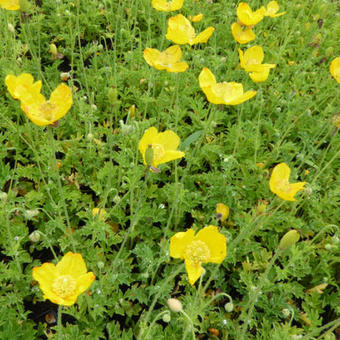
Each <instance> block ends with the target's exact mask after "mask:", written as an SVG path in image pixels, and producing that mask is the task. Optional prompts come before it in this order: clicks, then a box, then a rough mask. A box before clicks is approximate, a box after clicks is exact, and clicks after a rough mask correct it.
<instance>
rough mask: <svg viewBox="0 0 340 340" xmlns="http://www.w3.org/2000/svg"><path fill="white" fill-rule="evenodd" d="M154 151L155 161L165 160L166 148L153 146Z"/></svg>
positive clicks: (157, 145)
mask: <svg viewBox="0 0 340 340" xmlns="http://www.w3.org/2000/svg"><path fill="white" fill-rule="evenodd" d="M152 149H153V159H154V161H155V160H156V161H158V160H160V159H162V158H163V156H164V154H165V151H164V147H163V145H161V144H152Z"/></svg>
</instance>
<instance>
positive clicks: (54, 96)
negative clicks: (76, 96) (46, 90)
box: [49, 84, 73, 123]
mask: <svg viewBox="0 0 340 340" xmlns="http://www.w3.org/2000/svg"><path fill="white" fill-rule="evenodd" d="M49 102H50V103H51V104H52V105H53V106H54V107H55V109H54V111H53V112H52V114H51V115H52V119H51V123H54V122H56V121H57V120H59V119H60V118H62V117H64V116H65V115H66V113H67V112H68V111H69V110H70V108H71V106H72V104H73V99H72V91H71V89H70V88H69V87H68V86H67V85H66V84H60V85H58V86H57V88H56V89H55V90H54V91H53V92H52V93H51V96H50V100H49Z"/></svg>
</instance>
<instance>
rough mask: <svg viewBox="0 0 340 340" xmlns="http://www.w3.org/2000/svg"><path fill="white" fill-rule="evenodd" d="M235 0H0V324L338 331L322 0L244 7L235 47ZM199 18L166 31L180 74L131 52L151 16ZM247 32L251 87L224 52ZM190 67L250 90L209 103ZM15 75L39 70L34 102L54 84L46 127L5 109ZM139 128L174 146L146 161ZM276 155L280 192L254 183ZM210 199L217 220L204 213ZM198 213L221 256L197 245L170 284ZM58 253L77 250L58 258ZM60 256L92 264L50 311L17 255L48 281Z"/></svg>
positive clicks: (90, 332)
mask: <svg viewBox="0 0 340 340" xmlns="http://www.w3.org/2000/svg"><path fill="white" fill-rule="evenodd" d="M3 3H5V1H0V5H1V6H3ZM238 5H239V4H238V2H236V1H225V0H221V1H203V0H199V1H194V0H186V1H184V4H183V7H181V8H180V9H178V10H176V11H175V12H169V13H168V12H162V11H158V10H156V9H155V8H153V7H152V1H151V0H138V1H134V0H132V1H124V0H116V1H73V2H72V1H62V0H58V1H49V0H48V1H36V2H33V1H32V2H26V1H22V2H21V1H20V6H21V10H16V11H9V10H6V9H4V8H1V10H0V27H1V30H0V41H1V44H2V49H1V51H0V79H1V81H0V91H1V96H0V113H1V120H0V127H1V133H0V139H1V144H2V147H1V149H0V158H1V167H0V222H1V226H2V227H1V229H0V250H1V262H0V266H1V270H0V278H1V286H0V292H1V293H0V302H1V304H0V306H1V307H0V338H1V339H40V338H41V339H46V338H58V339H75V338H76V339H181V338H182V339H192V338H197V339H214V338H215V339H216V338H219V339H252V338H254V339H306V340H307V339H336V338H337V337H339V336H340V330H339V325H340V320H339V313H340V308H339V306H340V304H339V275H340V267H339V255H340V247H339V244H340V241H339V206H340V176H339V168H340V158H339V156H340V137H339V132H338V130H339V126H340V123H339V121H340V118H339V117H340V116H339V115H340V103H339V89H340V84H339V83H338V82H337V80H336V79H335V77H332V75H331V74H330V64H331V62H332V60H334V59H335V58H336V57H338V56H340V47H339V36H340V20H339V10H340V8H339V3H338V2H337V1H321V0H315V1H297V2H296V1H294V2H293V1H284V2H283V1H282V3H280V6H281V8H280V11H279V12H283V11H285V12H286V13H285V14H284V15H282V16H278V17H276V18H272V17H264V18H263V20H262V21H260V22H259V23H257V24H256V26H255V27H254V28H253V31H254V33H255V34H256V39H255V40H253V41H250V42H248V43H246V44H239V43H237V42H236V41H235V40H234V38H233V35H232V32H231V25H232V24H233V23H234V22H236V21H237V15H236V12H237V7H238ZM249 5H250V6H251V8H252V9H253V10H255V9H258V8H260V6H262V5H267V3H262V2H260V1H251V2H250V3H249ZM199 13H202V14H203V19H202V20H201V21H199V22H197V23H192V25H193V26H194V28H195V31H196V33H199V32H202V31H204V30H205V29H207V28H208V27H213V28H214V31H213V33H212V35H211V37H210V38H208V40H207V41H206V42H201V43H198V44H195V45H192V46H190V44H186V45H181V49H182V52H183V56H182V59H181V61H185V62H186V63H187V64H188V68H187V70H186V71H185V72H180V73H171V72H167V71H166V70H157V69H155V68H154V67H152V66H150V65H149V64H148V63H147V62H146V60H145V59H144V50H145V49H146V48H148V49H152V48H157V49H159V50H160V51H164V50H165V49H166V48H168V47H170V46H171V45H173V43H171V42H170V41H169V40H168V39H167V38H166V33H167V27H168V19H169V18H170V17H172V16H175V15H178V14H182V15H184V16H185V17H187V18H189V16H195V15H197V14H199ZM195 21H196V20H195ZM175 35H176V34H175ZM177 36H178V34H177ZM168 37H169V36H168ZM255 45H258V46H261V47H262V48H263V51H264V63H268V64H275V65H276V67H275V68H271V69H270V72H269V76H268V79H267V80H265V81H264V82H261V83H254V82H253V80H252V79H251V78H250V77H249V75H248V73H249V72H252V71H249V70H248V71H249V72H248V71H247V72H246V70H245V69H244V67H241V66H242V65H240V56H239V51H238V49H241V50H242V51H243V52H245V51H246V49H247V48H250V47H252V46H255ZM149 63H150V62H149ZM243 66H244V65H243ZM204 68H207V69H209V70H210V71H211V73H212V74H213V75H214V76H215V77H216V81H217V82H223V81H225V82H238V83H242V84H243V87H244V91H256V95H255V96H254V97H253V98H251V99H249V100H247V101H245V102H243V103H240V104H238V105H224V104H222V103H219V104H215V103H211V102H209V100H210V101H213V99H212V97H209V93H210V92H209V89H211V87H209V86H210V85H209V86H208V89H207V87H206V88H205V89H204V86H202V84H203V85H204V82H202V81H203V80H204V79H203V80H202V78H200V81H199V77H200V74H201V72H202V70H203V69H204ZM22 73H29V74H32V76H33V77H34V80H35V81H38V80H41V81H42V93H43V94H44V95H45V97H46V98H49V97H50V94H51V93H52V91H54V90H55V89H56V88H57V87H58V86H59V84H61V83H64V84H66V85H68V87H69V89H70V90H71V91H72V98H73V105H72V107H71V108H70V110H69V112H67V113H66V115H65V116H64V117H63V118H61V119H60V120H58V123H54V125H53V126H52V125H48V126H37V125H35V124H34V123H33V122H32V121H31V120H30V119H28V118H27V116H28V115H27V112H26V115H27V116H26V115H25V113H24V111H23V110H22V109H21V105H20V101H21V103H24V104H25V103H27V101H28V99H27V98H26V99H25V100H24V99H22V98H23V97H20V96H22V94H20V96H19V97H20V98H19V100H14V99H13V98H12V96H11V94H10V92H9V89H8V86H6V84H5V79H6V77H7V76H8V75H10V74H12V75H15V76H19V75H20V74H22ZM7 79H8V78H7ZM200 85H201V86H200ZM201 87H202V88H201ZM26 92H27V93H30V92H29V91H28V90H27V91H25V93H26ZM207 93H208V94H207ZM207 98H208V99H209V100H208V99H207ZM223 100H224V99H223ZM51 101H52V99H51ZM65 102H66V100H65V98H64V101H63V100H61V103H60V105H62V103H63V104H65ZM65 105H66V104H65ZM23 108H24V109H25V105H23ZM26 111H27V109H26ZM150 127H155V128H156V129H157V130H158V132H165V131H169V130H170V131H173V133H175V134H176V135H177V136H178V137H179V139H180V144H179V146H178V149H177V146H176V147H175V149H176V150H177V151H178V152H180V154H177V156H178V157H173V158H172V160H171V161H169V162H158V163H157V164H156V163H153V161H155V159H156V158H155V157H158V156H159V154H158V153H157V152H158V149H156V148H154V147H153V146H151V147H149V146H148V143H151V145H152V144H153V143H154V142H148V143H146V144H145V148H146V149H148V152H149V151H150V149H151V150H152V152H149V156H146V151H145V150H144V149H143V150H144V151H143V155H142V154H141V152H140V141H141V140H142V138H143V136H144V133H145V131H147V130H148V129H149V128H150ZM182 153H184V154H185V155H184V157H183V155H182ZM150 157H151V158H150ZM143 160H144V161H145V162H143ZM163 160H164V159H163ZM144 163H148V164H144ZM282 163H286V164H287V165H288V166H289V168H290V169H291V174H290V177H289V183H299V182H306V183H305V184H304V185H303V187H304V189H303V190H299V192H297V193H296V195H295V196H294V197H295V199H296V201H291V200H287V196H284V195H283V196H284V197H283V198H282V194H280V190H276V191H275V189H274V192H275V193H274V192H273V190H271V188H270V178H271V175H272V173H273V169H274V168H275V166H277V165H279V164H282ZM150 165H151V166H152V167H153V169H151V170H150ZM158 169H159V170H160V171H159V170H158ZM286 180H288V178H286ZM287 183H288V182H285V185H288V184H287ZM286 188H287V186H286ZM281 189H282V188H281ZM280 195H281V196H280ZM219 203H223V204H224V205H226V206H227V207H228V208H229V216H226V215H227V214H226V215H225V216H224V214H222V215H223V216H221V215H218V214H217V213H221V211H220V210H218V211H216V207H217V205H218V204H219ZM96 208H97V210H93V209H96ZM222 212H223V213H224V212H225V211H224V210H222ZM224 217H225V218H224ZM209 225H210V226H216V227H218V229H209V230H217V231H216V234H214V235H215V236H214V237H215V238H214V239H213V240H212V241H211V239H209V240H210V241H211V242H212V243H211V242H210V241H209V240H208V239H207V240H205V239H203V241H202V242H203V243H204V244H206V245H207V244H208V246H209V247H210V248H209V249H210V251H213V250H214V249H221V252H222V253H221V254H223V247H224V246H223V244H224V245H225V244H226V254H224V255H226V256H225V258H223V259H222V258H218V259H217V258H215V260H214V259H213V257H212V255H211V254H210V253H209V254H210V255H211V256H210V258H209V260H212V261H208V260H207V261H205V262H207V263H204V264H203V267H204V271H203V272H204V274H202V273H201V272H199V275H198V277H196V279H195V280H190V277H191V278H192V276H190V273H189V276H188V258H189V257H190V256H189V255H190V254H191V255H192V253H190V254H189V252H188V251H187V252H186V253H185V254H184V255H185V256H184V255H183V256H175V255H176V254H177V253H176V251H178V249H177V248H176V249H177V250H176V249H174V248H171V244H174V243H175V242H177V241H178V239H181V237H183V233H184V232H187V230H190V229H192V230H193V231H194V232H195V233H196V234H195V235H196V236H195V237H197V235H198V233H199V232H200V231H201V230H207V229H204V228H205V227H207V226H209ZM292 230H294V232H291V231H292ZM214 232H215V231H214ZM287 232H289V234H288V236H287ZM178 233H182V234H178ZM189 233H191V231H189ZM217 233H218V234H217ZM186 235H188V234H186ZM216 235H219V236H216ZM221 235H223V236H221ZM284 235H286V236H284ZM287 239H288V240H287ZM170 240H171V241H170ZM193 240H196V241H197V240H198V239H193ZM214 240H215V241H216V244H214ZM217 240H219V241H217ZM221 240H222V241H223V240H226V242H224V243H223V242H222V241H221ZM205 242H206V243H205ZM209 242H210V243H209ZM196 244H197V243H196ZM200 246H201V247H200V248H199V249H200V251H201V253H199V252H196V253H195V256H197V257H198V258H200V259H201V262H202V261H203V260H204V259H203V257H202V256H203V255H204V251H205V246H204V245H202V244H200ZM183 247H184V246H183ZM185 247H187V245H185ZM186 249H187V248H186ZM195 249H198V248H195ZM69 252H73V253H77V254H81V260H80V259H79V255H75V258H77V262H76V264H73V265H74V267H72V266H71V265H70V266H67V265H66V264H69V262H66V260H65V258H68V257H67V256H69V255H67V256H65V255H66V254H69ZM188 254H189V255H188ZM202 254H203V255H202ZM170 255H171V256H170ZM177 255H178V254H177ZM64 256H65V257H64ZM200 256H201V257H200ZM177 257H179V258H177ZM223 257H224V256H223ZM183 259H185V264H186V265H187V266H185V264H184V262H183ZM206 259H207V258H206ZM60 261H63V262H61V263H63V264H64V267H65V266H66V267H67V268H66V269H65V270H66V271H65V272H63V275H64V276H66V275H69V276H72V275H75V272H76V271H77V270H79V268H80V267H81V268H83V266H84V265H85V266H86V269H84V268H83V269H84V271H82V272H81V273H80V274H79V275H80V276H81V275H85V273H86V272H88V274H86V275H88V276H87V278H88V279H89V280H90V279H91V280H92V279H93V282H92V283H90V282H88V286H86V287H85V286H84V287H83V288H84V289H83V291H84V292H83V293H82V294H80V290H79V291H78V292H79V294H76V295H75V296H74V298H75V300H76V302H75V301H71V302H72V303H70V305H69V306H66V305H65V301H64V300H54V302H55V303H52V302H51V301H52V300H53V298H52V297H51V295H48V294H46V292H43V291H42V290H43V286H42V284H41V282H40V281H39V279H40V277H39V273H40V269H37V268H42V265H43V264H44V263H49V265H43V266H44V268H49V269H50V270H51V272H50V275H51V277H53V275H56V274H55V271H56V270H57V269H55V268H58V265H57V264H58V263H60ZM81 261H83V262H81ZM210 262H213V263H210ZM214 262H215V263H214ZM65 263H66V264H65ZM54 265H57V267H55V266H54ZM199 265H200V263H199ZM59 266H61V265H59ZM33 268H34V269H33ZM195 268H196V267H195ZM196 269H197V268H196ZM197 270H198V271H199V270H201V267H200V266H199V267H198V269H197ZM79 271H80V270H79ZM32 273H35V274H34V277H33V274H32ZM191 274H192V273H191ZM58 275H59V274H58ZM60 275H61V274H60ZM77 275H78V273H77ZM77 275H76V278H77V279H78V278H79V275H78V276H77ZM92 275H94V276H95V279H94V278H93V276H92ZM47 276H48V275H47ZM69 276H68V277H69ZM196 276H197V275H196ZM60 277H61V276H59V278H60ZM63 278H64V277H63ZM48 279H49V278H48V277H47V278H46V277H45V280H47V281H48ZM57 279H58V277H57ZM83 280H85V279H84V278H83ZM189 281H190V282H189ZM193 281H194V282H193ZM82 282H83V281H81V280H80V281H79V282H78V281H77V287H78V288H79V287H80V284H81V283H82ZM52 283H54V284H55V281H53V282H52ZM53 287H54V293H55V292H56V291H59V292H60V290H58V289H56V288H55V286H53ZM58 287H59V288H60V286H58ZM68 288H70V285H69V286H68ZM78 288H77V289H78ZM52 290H53V289H52ZM64 293H65V292H64V291H63V292H62V293H60V294H61V295H62V294H64ZM60 294H59V297H60ZM78 295H79V296H78ZM44 297H45V298H44ZM169 298H171V299H176V300H170V301H169V302H168V299H169ZM74 302H75V303H74Z"/></svg>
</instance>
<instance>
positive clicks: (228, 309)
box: [224, 302, 234, 313]
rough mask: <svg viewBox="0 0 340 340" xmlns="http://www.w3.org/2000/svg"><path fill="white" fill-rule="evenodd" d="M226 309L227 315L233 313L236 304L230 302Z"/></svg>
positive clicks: (225, 306)
mask: <svg viewBox="0 0 340 340" xmlns="http://www.w3.org/2000/svg"><path fill="white" fill-rule="evenodd" d="M224 309H225V311H226V312H227V313H231V312H232V311H233V310H234V304H233V303H232V302H228V303H226V304H225V305H224Z"/></svg>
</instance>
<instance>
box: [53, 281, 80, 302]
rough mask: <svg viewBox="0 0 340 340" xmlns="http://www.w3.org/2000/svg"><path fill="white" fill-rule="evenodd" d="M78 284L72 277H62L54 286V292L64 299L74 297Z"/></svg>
mask: <svg viewBox="0 0 340 340" xmlns="http://www.w3.org/2000/svg"><path fill="white" fill-rule="evenodd" d="M76 287H77V282H76V280H75V279H74V278H73V277H72V276H71V275H62V276H59V277H57V278H56V279H55V280H54V282H53V284H52V290H53V292H54V293H56V294H57V295H58V296H60V297H61V298H63V299H66V298H68V297H69V296H71V295H74V294H75V292H76Z"/></svg>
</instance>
